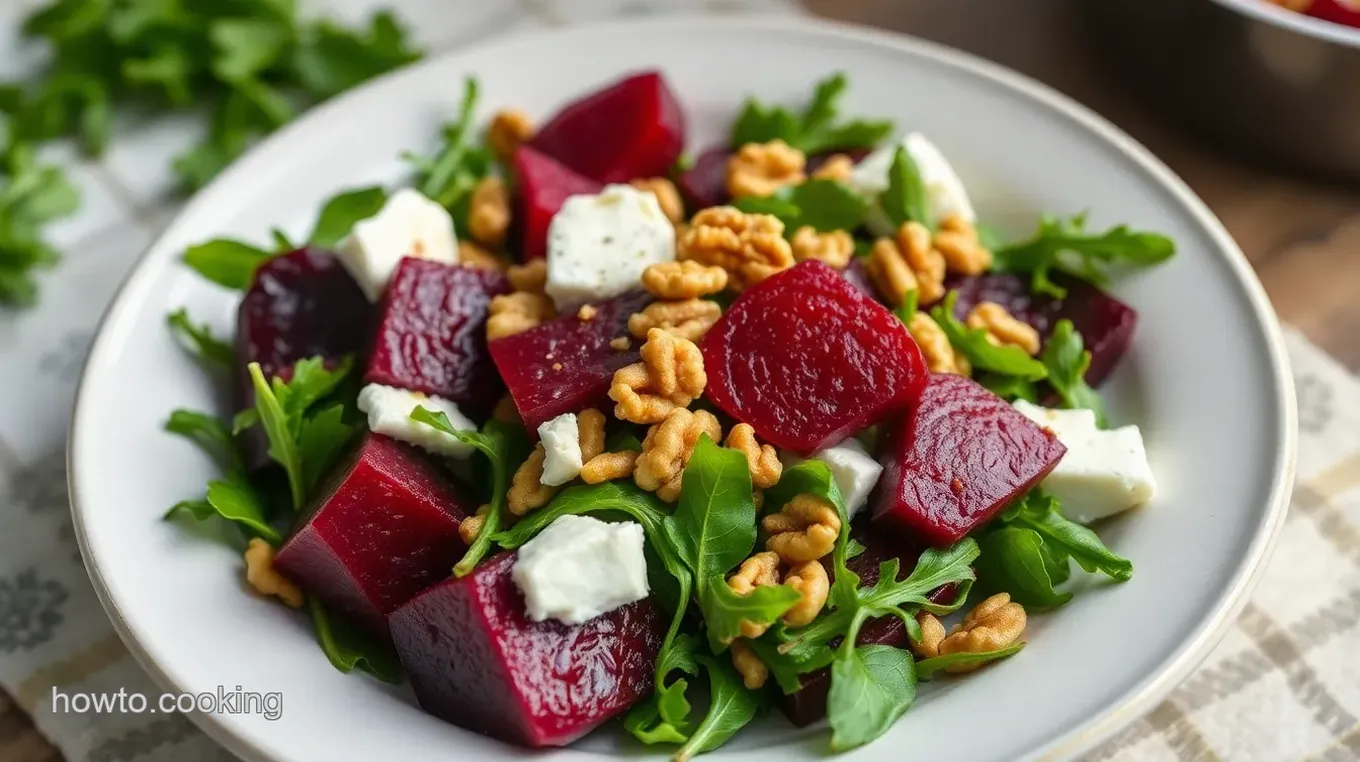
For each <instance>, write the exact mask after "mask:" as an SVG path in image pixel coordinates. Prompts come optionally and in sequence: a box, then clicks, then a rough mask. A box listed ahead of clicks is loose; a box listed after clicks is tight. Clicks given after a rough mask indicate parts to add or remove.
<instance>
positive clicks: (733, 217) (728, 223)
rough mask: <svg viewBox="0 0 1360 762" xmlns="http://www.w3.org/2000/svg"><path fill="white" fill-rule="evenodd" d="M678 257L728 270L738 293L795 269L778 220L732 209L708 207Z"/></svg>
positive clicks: (696, 220)
mask: <svg viewBox="0 0 1360 762" xmlns="http://www.w3.org/2000/svg"><path fill="white" fill-rule="evenodd" d="M678 253H679V255H680V258H681V259H692V260H694V261H695V262H701V263H703V264H706V265H715V266H717V267H721V268H722V269H724V270H726V271H727V275H728V283H729V285H730V286H732V287H733V288H735V289H737V290H738V291H740V290H742V289H744V288H747V287H748V286H752V285H755V284H756V283H759V282H761V281H762V280H765V279H766V278H768V277H770V276H771V275H774V274H775V273H777V272H780V271H781V270H786V269H788V268H789V267H792V266H793V250H792V249H791V248H790V247H789V242H788V241H786V240H784V223H783V222H780V221H779V218H777V217H774V216H772V215H769V214H746V213H745V212H743V211H741V210H740V209H737V208H736V207H732V206H714V207H709V208H708V209H704V210H702V211H700V212H699V213H698V214H696V215H694V219H693V220H691V221H690V227H689V230H688V231H686V232H685V235H684V236H683V237H682V238H681V239H680V247H679V252H678Z"/></svg>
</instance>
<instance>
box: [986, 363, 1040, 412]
mask: <svg viewBox="0 0 1360 762" xmlns="http://www.w3.org/2000/svg"><path fill="white" fill-rule="evenodd" d="M973 380H974V381H976V382H978V383H979V384H982V386H983V387H984V388H986V389H987V391H989V392H991V393H992V394H995V395H996V396H998V397H1000V398H1001V399H1003V400H1006V401H1007V402H1014V401H1016V400H1025V401H1026V402H1033V403H1036V404H1037V403H1038V402H1039V387H1038V386H1037V385H1036V384H1035V383H1034V382H1033V381H1030V380H1029V379H1027V378H1022V377H1020V376H1006V375H1003V374H1000V373H988V372H985V371H984V372H982V373H979V374H977V375H976V376H974V377H973Z"/></svg>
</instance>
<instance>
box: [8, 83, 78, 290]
mask: <svg viewBox="0 0 1360 762" xmlns="http://www.w3.org/2000/svg"><path fill="white" fill-rule="evenodd" d="M3 110H4V108H3V97H0V111H3ZM79 203H80V195H79V193H78V192H77V191H76V188H75V186H74V185H72V184H71V181H70V180H69V179H68V178H67V177H66V174H65V173H64V172H63V171H62V170H61V169H60V168H58V167H55V166H50V165H46V164H42V163H40V162H39V161H38V160H37V158H36V157H35V156H34V155H33V151H32V148H31V147H30V146H28V145H26V144H24V143H19V142H9V140H8V139H7V138H6V136H5V134H4V126H3V125H2V124H0V306H5V305H7V306H29V305H32V304H33V303H34V302H35V301H36V300H37V297H38V285H37V282H36V281H35V280H34V277H33V274H34V271H36V270H38V269H40V268H44V267H50V266H52V265H54V264H55V263H56V262H57V260H58V259H59V258H60V257H59V255H58V254H57V251H56V250H55V249H53V248H52V246H51V245H50V244H48V243H47V241H46V239H45V237H44V232H43V229H44V227H46V226H47V224H48V223H50V222H52V221H53V220H56V219H60V218H62V217H65V216H67V215H69V214H71V213H72V212H74V211H75V210H76V207H77V206H78V205H79Z"/></svg>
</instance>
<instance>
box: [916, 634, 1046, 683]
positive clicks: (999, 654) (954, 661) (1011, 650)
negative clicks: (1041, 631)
mask: <svg viewBox="0 0 1360 762" xmlns="http://www.w3.org/2000/svg"><path fill="white" fill-rule="evenodd" d="M1024 647H1025V644H1024V643H1023V642H1022V643H1014V644H1012V645H1009V646H1006V647H1005V648H999V649H997V650H995V651H981V652H972V653H970V652H967V651H965V652H961V653H953V654H945V655H944V656H934V657H931V658H929V659H922V660H921V661H918V662H916V679H918V680H930V679H931V678H933V677H935V673H936V672H938V671H940V670H942V669H948V668H949V667H959V666H974V665H976V666H982V665H984V664H991V663H992V662H994V661H999V660H1001V659H1004V658H1006V657H1007V656H1014V655H1015V654H1018V653H1020V651H1021V649H1023V648H1024Z"/></svg>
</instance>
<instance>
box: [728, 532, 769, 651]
mask: <svg viewBox="0 0 1360 762" xmlns="http://www.w3.org/2000/svg"><path fill="white" fill-rule="evenodd" d="M778 584H779V554H778V553H771V552H769V551H765V552H762V553H756V554H755V555H753V556H751V557H750V558H748V559H746V560H745V561H742V562H741V566H739V567H737V571H736V573H735V574H733V575H732V576H731V577H728V578H727V586H728V587H729V588H731V590H732V592H734V593H736V594H737V595H750V594H751V591H752V590H755V589H756V588H757V587H761V586H773V585H778ZM769 628H770V626H769V625H760V624H756V623H755V622H752V621H750V620H746V619H743V620H742V622H741V626H740V631H741V635H742V637H744V638H758V637H760V636H761V635H764V634H765V631H766V630H768V629H769Z"/></svg>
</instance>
